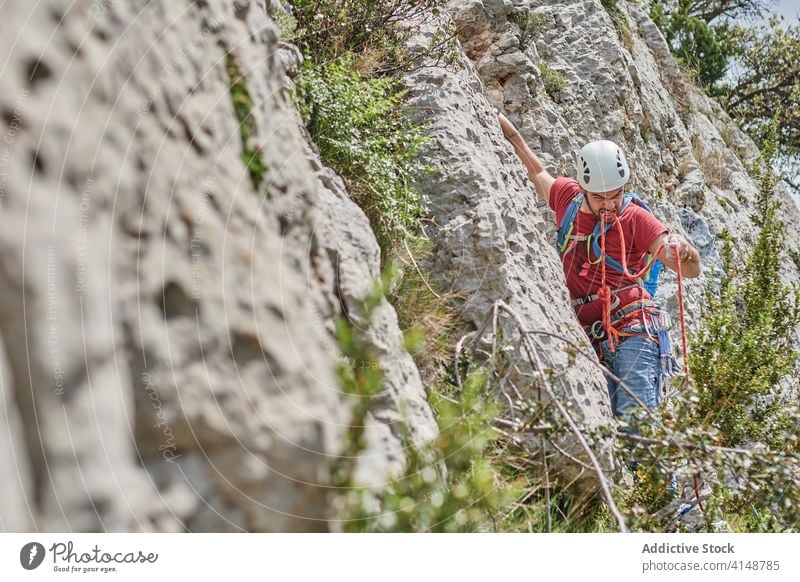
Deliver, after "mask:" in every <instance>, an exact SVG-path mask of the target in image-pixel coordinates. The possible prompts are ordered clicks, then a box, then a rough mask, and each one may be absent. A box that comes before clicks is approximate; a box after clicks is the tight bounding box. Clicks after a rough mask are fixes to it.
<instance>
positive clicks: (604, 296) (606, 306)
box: [590, 212, 664, 352]
mask: <svg viewBox="0 0 800 582" xmlns="http://www.w3.org/2000/svg"><path fill="white" fill-rule="evenodd" d="M606 214H607V213H606V212H603V213H602V214H601V215H600V289H598V290H597V296H598V297H599V298H600V300H601V302H602V305H603V330H604V331H605V332H606V337H607V338H608V349H609V350H610V351H612V352H613V351H614V336H615V335H619V332H618V331H617V330H616V329H614V328H613V327H612V326H611V289H610V288H609V286H608V285H607V283H606V261H605V256H606ZM613 218H614V224H615V225H616V227H617V231H618V232H619V239H620V245H621V249H622V250H621V253H622V256H621V260H620V264H621V265H622V274H623V276H626V277H630V278H631V279H634V280H636V279H639V278H641V277H642V276H643V275H644V274H645V273H646V272H647V271H648V269H650V267H651V266H652V264H653V263H654V262H655V260H656V256H658V254H659V253H660V252H661V249H662V248H663V247H664V245H663V244H662V245H661V246H659V247H658V250H656V252H655V253H653V256H652V257H650V260H649V261H648V262H647V264H646V265H645V266H644V268H643V269H642V270H641V271H639V272H638V273H631V272H630V271H629V270H628V257H627V255H626V253H625V233H624V232H623V231H622V223H621V222H620V220H619V216H617V215H616V214H614V215H613ZM590 258H591V257H590Z"/></svg>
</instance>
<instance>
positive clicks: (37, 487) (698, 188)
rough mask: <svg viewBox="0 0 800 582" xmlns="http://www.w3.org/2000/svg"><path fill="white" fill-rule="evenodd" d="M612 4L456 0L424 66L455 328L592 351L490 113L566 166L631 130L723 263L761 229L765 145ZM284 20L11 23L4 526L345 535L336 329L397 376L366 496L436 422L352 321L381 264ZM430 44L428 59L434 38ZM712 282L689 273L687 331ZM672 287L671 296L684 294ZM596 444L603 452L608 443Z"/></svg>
mask: <svg viewBox="0 0 800 582" xmlns="http://www.w3.org/2000/svg"><path fill="white" fill-rule="evenodd" d="M619 5H620V6H621V7H622V8H623V10H624V11H625V20H626V22H627V23H628V24H627V27H628V28H620V24H619V22H617V24H616V25H615V21H614V20H613V19H612V17H611V16H610V15H609V13H608V12H606V10H604V9H603V7H602V6H601V4H600V2H599V1H596V0H584V1H580V2H555V1H553V2H534V1H516V2H510V1H508V0H506V1H501V0H487V1H483V2H481V1H477V0H469V1H453V2H451V3H450V13H449V16H448V17H450V18H452V19H453V20H454V21H455V23H456V24H457V26H458V28H459V39H460V48H461V51H462V52H461V54H460V56H459V60H460V62H461V66H460V67H455V68H452V67H451V68H447V67H443V66H434V65H432V66H428V67H425V68H422V69H419V70H417V71H415V72H414V73H411V74H409V75H408V76H407V83H408V86H409V88H410V94H409V99H408V106H409V111H410V112H413V113H412V114H413V115H415V116H417V118H418V119H420V120H424V121H426V122H427V123H428V124H429V128H430V129H429V131H430V135H431V137H432V140H433V141H432V144H431V146H430V147H429V148H428V150H427V152H426V156H428V157H429V162H430V164H431V165H432V166H434V167H435V168H438V171H437V172H435V173H434V174H432V175H431V177H430V178H429V179H427V180H425V181H423V182H422V183H420V184H419V187H420V189H421V191H422V193H423V194H424V195H425V197H426V198H427V200H428V211H429V219H430V221H429V223H430V224H431V225H432V226H430V227H429V228H428V232H427V235H428V236H429V237H430V239H431V240H432V241H433V243H434V254H433V258H432V271H433V272H435V273H436V278H437V281H436V282H437V284H438V285H439V286H440V287H443V288H446V289H451V290H453V291H454V292H455V295H456V296H458V297H461V298H462V305H461V306H460V307H461V312H462V315H463V323H464V327H465V329H466V330H467V331H473V332H474V331H475V330H476V329H478V328H479V327H480V326H481V325H482V324H483V323H484V322H485V321H486V319H487V317H489V316H490V315H491V312H492V308H493V306H494V305H495V303H496V302H497V301H499V300H502V301H503V302H505V303H506V304H508V305H509V306H511V307H512V308H513V309H514V310H515V311H516V312H517V313H518V314H519V316H520V318H521V323H522V324H523V325H524V327H526V328H528V329H529V330H539V331H542V332H549V333H553V334H558V335H563V336H565V337H567V338H569V339H570V340H571V341H574V342H576V343H578V344H579V345H580V346H582V347H583V348H588V343H587V342H586V341H585V338H584V337H583V335H582V332H581V330H580V328H579V327H578V325H577V323H576V322H575V320H574V318H573V317H572V314H571V312H570V308H569V306H568V303H567V294H566V290H565V288H564V284H563V275H562V274H561V269H560V265H559V261H558V257H557V255H556V253H555V251H554V249H553V248H552V245H551V242H550V241H551V240H552V234H553V226H552V215H551V213H550V211H549V210H547V209H545V208H542V207H541V205H540V204H538V203H537V201H536V199H535V194H534V192H533V190H532V187H531V185H530V183H529V182H528V181H527V178H526V176H525V173H524V170H523V168H522V166H521V165H520V164H519V163H518V161H517V160H516V157H515V156H514V153H513V150H512V149H511V148H510V146H509V145H508V144H507V143H506V142H505V140H504V139H503V136H502V134H501V132H500V131H499V127H498V126H497V123H496V117H495V112H494V108H495V107H496V108H498V109H500V110H502V111H504V112H505V113H506V114H507V115H508V116H509V117H510V118H511V119H512V120H513V121H514V122H515V123H517V125H518V126H519V127H520V128H521V130H522V133H523V135H524V136H525V138H526V140H527V141H528V142H529V143H530V145H531V147H532V148H533V149H534V150H535V151H537V152H538V153H539V154H540V155H541V156H542V158H543V160H544V161H545V163H546V164H547V165H548V167H549V168H550V169H551V171H553V172H554V173H556V172H558V173H563V174H566V175H571V174H573V173H574V151H575V150H577V149H578V148H579V147H580V145H582V144H583V143H584V142H585V141H587V140H590V139H595V138H601V137H604V138H608V139H612V140H615V141H617V142H618V143H620V145H622V146H623V147H624V148H625V149H626V151H627V152H628V157H629V161H630V162H631V165H632V168H633V173H634V189H635V190H636V191H638V192H639V193H640V194H641V195H642V196H644V197H646V198H647V199H648V201H652V206H653V207H654V209H655V211H656V214H657V215H659V216H660V218H662V220H664V221H665V222H666V223H667V224H668V225H669V226H670V228H672V229H674V230H675V231H677V232H681V233H683V234H685V235H686V236H687V237H688V238H689V239H690V240H691V241H693V242H694V244H695V245H696V246H697V247H698V248H699V249H700V250H701V253H702V255H703V260H704V262H705V264H706V266H707V267H713V266H714V265H717V264H718V257H717V250H716V246H715V240H716V235H717V234H718V233H719V232H720V231H721V230H722V229H724V228H727V229H729V230H731V231H732V232H736V233H738V235H739V240H741V244H743V245H747V244H748V242H749V241H751V240H752V229H751V228H750V227H749V226H748V224H749V222H748V220H747V215H748V213H749V210H750V208H751V204H752V200H753V198H754V195H755V192H756V185H755V184H754V183H753V181H752V180H751V179H750V177H749V176H748V173H747V171H746V169H745V168H746V164H747V163H748V162H749V160H750V159H751V158H752V157H753V156H754V155H755V154H756V151H755V148H754V146H753V144H752V143H751V142H750V141H749V140H748V139H747V138H746V137H745V136H744V135H743V134H742V133H741V132H739V130H738V129H737V128H736V126H735V124H733V123H732V122H731V121H730V120H729V119H728V118H727V117H726V116H725V115H724V114H723V113H722V112H721V111H720V110H719V107H718V106H716V105H715V104H714V103H713V102H711V101H710V100H708V99H707V98H706V97H704V96H703V95H702V94H701V92H699V91H698V90H697V89H696V88H694V87H693V86H692V85H691V84H690V83H689V82H688V81H687V80H686V79H685V77H684V76H683V75H682V74H681V72H680V70H679V69H678V67H677V65H676V64H675V62H674V60H673V59H672V57H671V55H670V54H669V51H668V49H667V46H666V44H665V42H664V40H663V38H662V37H661V35H660V33H659V32H658V30H657V29H656V28H655V26H654V25H653V24H652V22H651V21H650V20H649V19H648V17H647V16H646V14H645V13H644V11H643V9H642V8H641V7H640V6H639V5H637V4H633V3H627V2H620V3H619ZM280 9H281V7H280V6H279V5H275V6H267V5H265V4H264V2H260V1H257V2H246V1H244V2H242V1H238V0H237V1H233V0H207V1H203V2H188V1H185V0H184V1H179V2H144V1H143V0H142V1H140V0H136V1H134V2H124V3H123V2H98V1H96V0H95V1H94V2H90V1H88V0H86V1H81V0H79V1H77V2H74V3H72V4H70V5H69V7H65V6H64V5H63V4H62V3H59V2H56V1H55V0H52V1H43V2H39V3H35V4H32V5H26V4H23V3H15V4H11V5H9V6H8V7H7V8H6V9H4V28H5V30H6V33H5V34H3V35H0V55H2V59H0V60H2V62H3V63H4V65H3V81H4V82H3V85H2V88H0V108H2V113H3V115H2V120H1V121H0V131H1V132H2V134H3V139H2V146H1V147H2V148H3V151H2V156H0V165H1V167H0V221H2V228H0V298H2V300H0V333H1V334H2V341H1V342H0V382H2V394H1V395H0V396H1V397H0V424H2V428H3V430H0V467H2V471H0V483H2V491H3V492H4V493H5V495H4V496H3V498H2V500H0V528H2V529H3V530H6V531H29V530H39V531H52V530H59V531H61V530H71V531H97V530H101V531H184V530H188V531H242V530H245V531H290V530H291V531H327V530H331V529H336V526H335V525H333V524H332V523H331V522H330V520H329V518H330V508H331V502H332V498H333V495H332V493H333V492H332V491H331V489H330V466H331V462H332V460H333V459H335V458H336V457H337V455H338V454H339V453H340V452H341V449H342V437H343V434H344V432H345V431H346V429H347V427H348V424H349V422H350V418H351V407H350V404H349V403H348V401H347V399H346V398H345V397H344V395H343V394H342V393H341V389H340V386H339V384H338V382H337V379H336V374H335V370H336V366H337V364H340V363H341V361H342V359H341V354H340V352H339V347H338V344H337V342H336V340H335V334H334V321H335V319H336V317H337V316H339V315H342V314H347V315H348V316H349V317H350V318H351V320H353V321H355V322H356V323H357V324H358V325H361V327H362V328H363V330H364V332H365V334H366V336H367V337H368V338H369V340H370V342H371V343H372V344H373V346H374V347H375V349H376V350H377V354H378V359H379V362H380V364H381V367H382V369H383V370H384V371H385V374H386V380H385V383H384V389H383V392H382V393H381V395H380V396H379V398H378V399H377V400H376V404H375V405H374V406H373V407H372V411H371V413H370V414H369V416H368V418H367V421H366V426H367V429H366V443H367V446H366V449H365V450H364V451H363V453H362V454H361V458H360V460H359V466H358V470H357V480H358V481H359V482H360V483H362V484H364V485H367V486H374V487H380V485H381V484H382V483H383V482H384V481H385V480H386V479H387V478H389V477H390V476H391V475H393V474H395V473H396V472H397V471H399V470H400V469H401V468H402V467H403V464H404V459H405V454H404V450H403V447H404V446H405V445H404V444H403V443H404V441H403V438H402V434H403V429H402V427H403V426H409V427H411V429H412V431H411V438H412V440H414V441H415V442H424V441H426V440H428V439H430V438H432V437H433V436H434V435H435V434H436V432H437V427H436V422H435V420H434V417H433V414H432V412H431V409H430V407H429V405H428V403H427V400H426V393H425V387H424V386H423V384H422V381H421V379H420V374H419V372H418V370H417V368H416V365H415V364H414V361H413V359H412V358H411V356H410V355H409V354H408V353H407V352H406V348H405V347H404V342H403V335H402V330H400V329H399V326H398V323H397V317H396V315H395V311H394V309H393V308H392V306H391V305H389V304H388V303H387V302H386V301H383V302H381V304H380V305H379V306H378V308H377V309H376V310H375V312H374V313H373V314H372V319H371V320H370V321H367V320H366V319H365V318H364V312H363V302H364V300H365V298H366V297H367V296H368V295H369V293H370V291H371V289H372V286H373V283H374V281H375V280H376V279H377V278H378V276H379V274H380V251H379V247H378V244H377V242H376V240H375V236H374V235H373V233H372V232H371V230H370V226H369V221H368V220H367V218H366V217H365V215H364V213H363V212H362V211H361V210H360V209H359V208H358V206H356V205H355V204H354V203H353V202H352V201H351V199H350V197H349V195H348V192H347V191H346V188H345V186H344V183H343V182H342V180H341V179H340V178H339V177H338V176H337V175H336V174H335V173H334V172H333V171H332V170H330V169H328V168H326V167H325V166H324V165H323V164H322V163H321V162H320V160H319V157H318V156H317V154H316V153H315V150H314V148H313V145H312V144H310V143H309V141H308V139H307V135H306V134H305V132H304V129H303V127H302V124H301V122H300V121H299V118H298V116H297V114H296V113H295V112H294V111H293V108H292V105H291V103H290V101H289V100H288V98H287V94H286V87H287V84H288V83H290V78H291V76H292V75H293V74H294V73H295V72H296V67H297V59H298V55H297V52H296V51H295V50H294V49H293V47H291V46H290V45H286V44H285V43H282V42H281V41H280V39H279V38H278V33H277V29H276V27H275V25H274V24H273V20H272V18H271V16H270V14H274V11H275V10H280ZM520 15H528V16H525V17H524V18H521V17H520ZM530 15H534V17H533V18H531V17H530ZM521 23H522V24H521ZM626 31H627V32H626ZM418 32H419V34H418V35H417V36H416V37H415V39H413V40H412V42H415V43H424V42H426V38H429V35H430V33H431V31H426V30H420V31H418ZM553 75H556V77H558V78H561V79H563V81H564V83H563V85H558V84H556V85H558V87H560V88H558V87H554V86H553V82H552V78H553ZM556 89H558V90H556ZM241 103H245V104H246V111H244V113H243V112H242V109H241V107H238V106H237V104H239V105H241ZM253 156H256V158H257V159H258V160H260V162H259V163H257V164H254V163H253V159H254V158H253ZM787 202H788V198H787ZM784 209H785V212H786V213H787V216H786V218H787V219H788V220H791V221H795V220H796V219H797V218H798V217H797V209H796V207H794V206H793V205H792V204H789V203H787V204H785V205H784ZM790 236H792V237H796V236H797V235H796V232H795V231H792V232H791V235H790ZM796 242H797V241H796V240H793V244H796ZM703 283H704V280H703V279H700V280H698V281H696V282H692V283H690V284H688V285H687V295H688V304H689V305H690V308H689V320H690V322H692V321H694V320H695V318H696V315H697V313H699V311H698V305H699V297H700V291H701V289H702V285H703ZM662 289H663V293H664V299H665V300H666V302H667V304H668V305H670V306H671V307H672V308H674V307H675V305H674V302H675V293H674V282H672V283H670V282H669V281H667V283H666V284H664V285H663V286H662ZM502 325H505V326H506V329H505V332H506V334H507V335H509V336H513V334H514V333H518V332H519V328H518V326H512V325H511V324H510V323H509V322H508V321H507V320H505V323H503V324H502ZM535 342H536V346H537V349H538V350H540V351H541V353H543V354H547V355H548V356H547V357H548V358H549V362H548V365H549V367H551V368H553V369H557V370H559V382H558V384H557V387H558V390H559V395H560V397H561V398H563V399H564V400H565V401H566V402H570V403H571V405H572V407H573V408H572V410H573V413H574V416H575V418H576V419H577V420H579V421H580V422H581V423H583V424H584V425H585V426H588V427H602V426H604V425H605V424H607V423H608V422H609V420H610V409H609V406H608V403H607V397H606V392H605V386H604V379H603V378H602V375H601V374H600V372H599V371H598V370H597V368H596V367H595V366H594V365H593V364H592V363H591V362H589V361H588V360H585V359H582V358H578V359H577V360H575V361H572V360H571V359H570V358H569V356H568V355H567V353H566V352H565V351H564V350H563V346H562V345H561V344H560V343H559V340H557V339H554V338H552V337H551V338H549V339H548V338H547V337H546V336H539V337H537V338H536V340H535ZM565 445H566V446H568V447H572V449H573V450H575V448H576V447H577V445H576V443H575V442H573V441H570V439H569V438H567V439H566V442H565ZM596 452H597V454H598V455H599V456H600V457H601V458H602V460H603V462H604V463H609V462H610V459H608V458H607V452H608V451H607V450H606V448H605V445H604V444H603V443H602V442H599V443H598V448H597V450H596ZM586 477H587V478H589V479H590V478H591V477H590V475H586Z"/></svg>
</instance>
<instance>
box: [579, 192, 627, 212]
mask: <svg viewBox="0 0 800 582" xmlns="http://www.w3.org/2000/svg"><path fill="white" fill-rule="evenodd" d="M624 192H625V188H617V189H616V190H610V191H608V192H586V191H584V194H585V197H586V203H587V204H588V205H589V210H591V211H592V214H594V215H595V216H600V215H601V214H602V213H604V212H608V213H611V214H619V211H620V208H621V206H622V198H623V194H624Z"/></svg>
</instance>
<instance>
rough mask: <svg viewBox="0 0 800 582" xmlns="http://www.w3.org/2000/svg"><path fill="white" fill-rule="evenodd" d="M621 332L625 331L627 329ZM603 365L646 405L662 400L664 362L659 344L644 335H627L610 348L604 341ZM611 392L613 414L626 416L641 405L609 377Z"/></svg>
mask: <svg viewBox="0 0 800 582" xmlns="http://www.w3.org/2000/svg"><path fill="white" fill-rule="evenodd" d="M622 331H625V330H624V329H623V330H622ZM602 347H603V359H602V362H601V363H602V364H603V365H605V366H606V368H608V369H609V370H611V371H612V372H613V373H614V374H616V375H617V376H618V377H619V378H620V379H621V380H622V381H623V382H625V386H627V387H628V389H629V390H630V391H631V392H633V393H634V394H635V395H636V396H637V397H638V398H639V400H641V401H642V402H643V403H644V404H645V406H647V408H654V407H656V406H658V403H659V401H660V400H661V365H660V361H659V350H658V344H657V343H656V342H654V341H652V340H650V339H648V338H646V337H643V336H633V337H628V338H625V341H623V342H622V343H621V344H615V345H614V351H613V352H612V351H611V350H609V349H608V340H606V341H604V342H603V344H602ZM608 395H609V397H610V398H611V410H612V412H613V413H614V416H626V415H627V414H629V413H631V412H633V409H634V408H635V407H637V406H639V404H638V403H637V402H636V400H634V399H633V398H632V397H631V396H630V394H628V392H627V391H626V390H625V389H624V388H622V387H621V386H619V385H618V384H617V382H615V381H614V380H612V379H611V378H608Z"/></svg>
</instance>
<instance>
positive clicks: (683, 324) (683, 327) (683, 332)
mask: <svg viewBox="0 0 800 582" xmlns="http://www.w3.org/2000/svg"><path fill="white" fill-rule="evenodd" d="M673 248H674V249H675V255H676V256H677V258H678V261H677V268H676V269H675V272H676V273H677V274H678V307H679V308H680V313H681V344H682V346H683V373H684V374H685V375H686V380H687V381H688V380H689V352H688V351H687V350H686V317H685V314H684V311H683V279H682V278H681V255H680V253H679V252H678V247H677V246H675V247H673ZM698 497H699V496H698ZM700 507H701V509H702V506H700Z"/></svg>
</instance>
